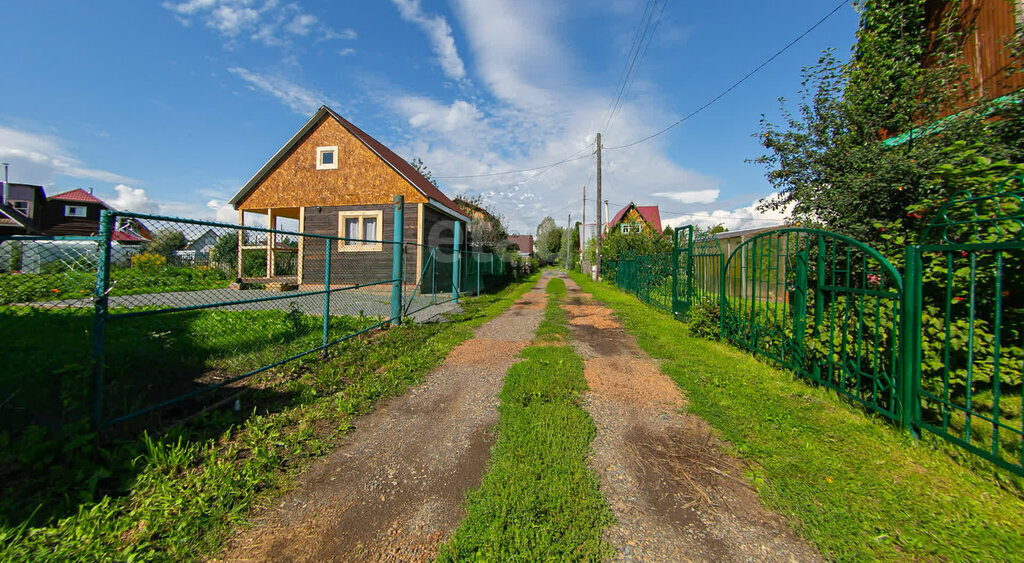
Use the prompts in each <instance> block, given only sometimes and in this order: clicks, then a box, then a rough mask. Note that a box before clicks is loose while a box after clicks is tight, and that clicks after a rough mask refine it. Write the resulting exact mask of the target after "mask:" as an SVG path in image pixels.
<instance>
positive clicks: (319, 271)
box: [299, 203, 419, 285]
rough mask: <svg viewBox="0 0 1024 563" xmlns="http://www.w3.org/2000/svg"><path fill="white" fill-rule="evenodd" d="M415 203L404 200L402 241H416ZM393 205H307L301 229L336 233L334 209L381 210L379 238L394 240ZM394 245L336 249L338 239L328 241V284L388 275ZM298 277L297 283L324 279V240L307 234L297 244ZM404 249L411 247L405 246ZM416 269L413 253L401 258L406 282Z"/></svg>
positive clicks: (415, 273) (416, 273)
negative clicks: (298, 250) (299, 248)
mask: <svg viewBox="0 0 1024 563" xmlns="http://www.w3.org/2000/svg"><path fill="white" fill-rule="evenodd" d="M418 207H419V206H418V205H417V204H415V203H406V204H405V228H404V231H403V233H402V236H403V238H404V240H405V241H406V242H416V239H417V234H416V225H417V223H418V218H417V213H416V211H417V208H418ZM394 209H395V206H394V204H390V205H355V206H330V207H321V209H320V211H317V209H316V208H315V207H307V208H305V209H304V210H303V213H302V217H303V228H304V230H303V232H306V233H311V234H318V235H330V236H334V237H336V236H338V213H340V212H343V211H344V212H352V211H380V212H381V234H382V236H381V240H384V241H390V240H394V234H395V230H394V227H395V225H394V223H395V212H394ZM394 246H395V245H393V244H387V243H384V244H382V245H381V250H379V251H369V252H346V251H342V250H338V241H334V240H332V241H330V249H331V284H332V285H335V284H337V285H349V284H361V283H368V282H373V281H380V280H387V279H391V269H392V260H393V254H392V252H393V248H394ZM301 248H302V250H301V258H302V259H301V264H302V279H301V280H299V283H302V284H312V285H323V281H324V249H325V241H324V240H321V239H314V238H310V239H308V240H304V241H303V242H302V245H301ZM406 248H407V250H408V249H411V248H412V247H406ZM418 274H419V272H417V270H416V256H415V254H412V255H410V256H408V257H407V260H406V261H405V279H406V281H407V283H410V284H412V283H415V280H416V278H417V276H418Z"/></svg>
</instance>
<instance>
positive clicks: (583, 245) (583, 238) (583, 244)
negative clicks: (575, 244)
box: [580, 184, 587, 274]
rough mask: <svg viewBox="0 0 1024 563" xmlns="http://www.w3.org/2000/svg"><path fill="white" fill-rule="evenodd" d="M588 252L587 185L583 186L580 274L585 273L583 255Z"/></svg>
mask: <svg viewBox="0 0 1024 563" xmlns="http://www.w3.org/2000/svg"><path fill="white" fill-rule="evenodd" d="M586 251H587V185H586V184H583V230H582V231H580V273H582V274H586V272H584V271H583V253H584V252H586Z"/></svg>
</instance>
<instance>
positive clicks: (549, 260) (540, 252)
mask: <svg viewBox="0 0 1024 563" xmlns="http://www.w3.org/2000/svg"><path fill="white" fill-rule="evenodd" d="M564 239H565V229H563V228H561V227H559V226H558V225H557V224H556V223H555V220H554V219H552V218H551V217H545V218H544V219H543V220H542V221H541V222H540V224H539V225H537V234H536V236H535V237H534V240H533V251H534V254H535V255H536V256H537V260H538V261H539V262H540V264H541V265H542V266H543V265H545V264H554V263H555V262H556V261H557V260H558V259H559V258H561V257H562V256H563V254H564V252H565V248H564V247H563V246H562V243H563V242H564Z"/></svg>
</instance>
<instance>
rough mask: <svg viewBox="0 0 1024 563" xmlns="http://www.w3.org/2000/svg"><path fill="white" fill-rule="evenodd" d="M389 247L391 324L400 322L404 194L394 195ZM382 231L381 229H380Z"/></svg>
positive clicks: (396, 324) (395, 324)
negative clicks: (392, 222) (393, 220)
mask: <svg viewBox="0 0 1024 563" xmlns="http://www.w3.org/2000/svg"><path fill="white" fill-rule="evenodd" d="M392 231H393V232H394V236H393V237H392V238H393V240H394V242H395V243H394V244H393V245H392V247H391V279H392V280H393V281H392V282H391V324H392V325H394V326H398V325H400V324H402V277H403V276H402V274H403V272H402V269H403V268H402V250H403V244H402V235H403V231H405V196H401V195H396V196H395V222H394V226H393V228H392ZM382 232H383V231H382Z"/></svg>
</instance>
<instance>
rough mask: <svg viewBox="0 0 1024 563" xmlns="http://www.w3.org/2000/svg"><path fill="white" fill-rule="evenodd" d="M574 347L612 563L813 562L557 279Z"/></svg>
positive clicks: (657, 377) (621, 338) (673, 395)
mask: <svg viewBox="0 0 1024 563" xmlns="http://www.w3.org/2000/svg"><path fill="white" fill-rule="evenodd" d="M565 282H566V286H567V288H568V294H567V297H566V300H565V303H564V305H563V308H564V309H565V310H566V311H567V312H568V314H569V325H570V328H571V329H572V333H573V339H574V346H575V347H576V350H577V352H578V353H579V354H580V355H581V356H582V357H583V359H584V375H585V376H586V378H587V384H588V386H589V387H590V391H589V392H588V393H587V394H586V395H585V397H584V400H585V408H586V409H587V411H588V412H589V413H590V416H591V417H592V418H593V419H594V423H595V424H596V425H597V436H596V438H595V439H594V441H593V443H592V447H593V457H592V460H591V464H592V466H593V468H594V471H595V472H596V473H597V474H598V476H599V477H600V480H601V490H602V493H603V494H604V496H605V499H606V500H607V501H608V504H609V506H610V507H611V509H612V512H613V513H614V514H615V518H616V523H615V524H613V525H612V526H611V527H610V528H609V529H608V530H607V531H606V533H605V539H606V540H607V541H608V542H610V543H611V544H612V546H613V547H615V549H616V550H617V556H616V558H615V559H616V560H618V561H818V560H821V556H820V555H819V554H818V553H817V552H816V551H815V550H814V548H813V547H811V546H810V545H809V544H808V543H807V542H805V541H804V540H802V539H801V538H799V537H798V536H797V534H796V533H795V532H793V531H792V529H791V528H790V527H789V526H788V525H787V523H786V521H785V520H784V519H783V518H782V517H780V516H778V515H777V514H774V513H772V512H771V511H769V510H767V509H766V508H764V507H763V506H762V505H761V503H760V501H759V499H758V497H757V494H756V492H755V491H754V490H752V489H751V488H750V487H749V486H748V485H747V484H746V482H745V481H744V480H743V476H742V468H743V462H742V461H740V460H738V459H735V458H732V457H730V456H729V455H727V454H726V453H725V452H724V451H723V448H722V447H721V443H720V442H718V440H716V439H715V438H714V436H713V433H712V431H711V428H710V427H709V426H708V424H707V423H706V422H704V421H703V420H702V419H700V418H699V417H697V416H694V415H690V414H686V413H685V412H684V408H683V407H685V398H684V397H683V396H682V394H681V393H680V391H679V388H678V387H677V386H676V384H675V383H674V382H673V381H672V380H671V379H669V378H668V376H666V375H664V374H662V373H661V370H660V369H659V367H658V364H657V363H656V362H655V361H654V360H652V359H651V358H650V357H649V356H648V355H647V354H646V353H645V352H644V351H643V350H641V349H640V348H639V347H638V346H637V345H636V342H635V340H634V339H633V337H632V335H630V334H628V333H627V332H626V331H625V330H623V328H622V325H621V324H620V323H619V322H618V320H617V319H616V318H615V317H614V316H613V315H612V311H611V310H610V309H608V308H607V307H603V306H601V305H600V304H598V303H596V302H594V301H593V299H591V296H590V295H588V294H585V293H583V292H581V291H580V289H579V286H577V285H576V284H575V283H574V282H573V281H571V280H569V279H567V278H565Z"/></svg>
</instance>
